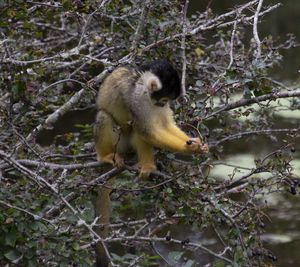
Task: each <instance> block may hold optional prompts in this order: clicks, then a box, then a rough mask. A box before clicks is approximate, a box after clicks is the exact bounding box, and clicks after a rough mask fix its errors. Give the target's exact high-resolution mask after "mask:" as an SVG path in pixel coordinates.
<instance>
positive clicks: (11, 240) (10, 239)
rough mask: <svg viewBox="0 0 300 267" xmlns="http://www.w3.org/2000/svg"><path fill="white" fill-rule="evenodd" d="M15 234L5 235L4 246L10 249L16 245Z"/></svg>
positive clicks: (13, 232)
mask: <svg viewBox="0 0 300 267" xmlns="http://www.w3.org/2000/svg"><path fill="white" fill-rule="evenodd" d="M16 241H17V234H16V232H15V231H10V232H8V233H6V235H5V244H6V245H8V246H11V247H14V246H15V245H16Z"/></svg>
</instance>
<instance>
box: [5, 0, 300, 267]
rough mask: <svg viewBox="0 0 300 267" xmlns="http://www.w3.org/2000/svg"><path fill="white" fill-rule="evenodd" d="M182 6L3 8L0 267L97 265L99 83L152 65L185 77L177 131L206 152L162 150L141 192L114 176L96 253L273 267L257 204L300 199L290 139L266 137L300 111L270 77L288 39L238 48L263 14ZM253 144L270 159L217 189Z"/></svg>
mask: <svg viewBox="0 0 300 267" xmlns="http://www.w3.org/2000/svg"><path fill="white" fill-rule="evenodd" d="M187 2H188V1H187ZM187 2H185V4H186V3H187ZM185 4H182V1H177V0H176V1H169V0H164V1H140V0H131V1H123V0H111V1H109V0H106V1H105V0H104V1H80V0H74V1H71V0H64V1H41V2H38V1H0V9H1V18H2V19H1V21H0V27H1V29H0V36H1V40H0V57H1V61H0V67H1V71H0V88H1V91H0V116H1V117H0V118H1V120H0V127H1V135H0V144H1V149H0V159H1V161H0V178H1V179H0V207H1V213H0V265H1V266H14V265H16V266H44V265H47V266H93V264H94V257H95V255H94V245H95V244H94V243H95V240H96V239H97V238H96V236H95V235H94V233H93V231H92V229H93V226H94V211H93V201H94V198H95V195H96V189H97V187H99V186H101V185H102V184H103V183H104V182H105V179H103V177H102V176H100V175H102V174H104V173H106V172H107V166H102V165H101V164H98V163H96V159H95V153H94V148H93V141H92V122H93V120H94V115H95V108H94V102H95V100H94V99H95V96H96V92H97V88H98V84H99V83H101V81H102V80H103V77H104V76H105V74H106V73H107V72H109V71H111V70H112V69H113V68H115V67H116V66H118V65H122V64H137V65H138V64H141V63H142V62H144V61H148V60H152V59H154V58H160V57H166V58H168V59H169V60H170V61H171V62H173V63H174V65H176V67H177V68H178V69H179V70H181V72H182V74H185V75H186V77H188V78H187V79H186V80H184V81H183V84H185V86H184V87H186V89H187V94H186V95H185V96H184V97H183V98H182V99H180V101H177V102H176V103H174V109H175V115H176V119H177V120H178V121H180V122H182V124H181V126H182V128H183V129H184V130H186V131H187V132H190V133H191V134H194V135H196V134H198V133H199V132H201V134H202V136H203V138H204V139H205V140H206V141H207V142H208V143H209V145H210V149H211V152H210V154H209V156H208V157H206V156H198V155H197V156H194V157H186V158H182V157H180V155H174V154H173V153H168V152H162V151H159V152H157V161H158V165H159V167H160V172H158V173H157V175H155V176H153V177H152V179H150V180H148V181H139V180H137V178H136V170H135V169H134V168H130V167H128V168H127V169H126V170H125V171H123V172H122V173H121V174H120V175H119V176H118V179H117V182H116V184H115V185H114V190H113V193H112V195H111V197H112V199H113V200H114V201H113V203H114V207H113V218H112V225H111V229H112V233H111V236H110V237H109V238H108V239H107V240H106V241H105V242H106V245H107V246H108V248H109V251H110V253H111V257H112V261H113V264H115V265H119V266H164V264H165V265H166V264H169V265H172V266H174V265H176V264H179V265H180V266H186V267H188V266H196V265H197V264H200V265H201V266H202V265H203V266H204V265H205V264H210V265H209V266H215V267H217V266H218V267H219V266H220V267H221V266H228V264H229V265H230V266H267V264H272V260H274V259H275V256H274V255H273V254H272V253H271V252H270V251H269V250H267V249H265V248H264V246H263V244H262V242H261V238H260V237H261V234H262V233H263V231H264V230H263V228H264V226H265V223H264V222H265V221H266V219H267V218H266V216H265V213H264V210H265V203H264V202H263V201H261V200H260V197H261V196H262V195H268V194H271V193H274V192H282V191H284V192H286V191H289V192H291V193H292V194H297V193H298V191H297V184H298V181H297V179H295V178H296V175H295V173H294V170H293V168H292V166H291V161H292V160H293V158H294V154H295V152H297V151H296V144H298V146H299V128H297V127H298V126H295V124H294V123H293V122H292V121H290V122H288V123H286V126H285V127H284V128H275V127H274V125H275V121H276V120H277V118H278V114H277V110H278V109H288V110H290V109H299V100H298V99H299V96H300V92H299V89H298V90H297V89H294V90H292V88H290V89H289V90H288V91H286V90H285V89H286V87H285V86H284V85H283V84H282V83H280V82H277V81H275V80H274V79H273V78H271V77H270V76H269V74H268V70H269V69H271V68H273V66H274V65H276V64H278V63H279V62H280V60H281V55H280V51H281V50H282V49H283V48H286V47H291V46H293V44H294V39H293V37H291V38H290V39H288V40H287V41H286V42H285V43H284V44H278V43H276V42H275V41H274V40H273V38H272V37H271V36H268V37H266V38H264V39H263V40H261V41H262V42H261V44H259V43H258V42H257V40H255V39H253V38H249V36H247V35H245V32H246V31H247V29H249V27H252V26H249V25H248V24H249V23H250V21H251V22H252V20H253V16H255V15H260V13H259V12H258V13H257V12H255V10H256V6H257V4H258V1H251V2H250V1H249V2H248V3H246V4H244V5H243V6H241V7H236V8H235V9H233V10H232V11H228V12H226V13H224V14H223V16H217V15H215V14H213V13H212V11H211V10H210V9H207V10H205V11H203V12H198V13H196V14H194V15H192V16H188V18H185V14H184V11H183V10H184V5H185ZM275 7H277V6H276V5H275V6H273V8H272V7H268V8H267V7H266V8H264V9H263V10H262V11H261V12H265V11H266V12H265V13H268V12H271V11H272V10H273V9H274V8H275ZM253 10H254V11H253ZM184 25H185V26H186V31H185V33H184V31H183V30H182V28H183V26H184ZM259 49H261V54H259ZM184 64H186V65H187V70H186V73H185V69H184V68H182V65H184ZM297 97H298V98H297ZM281 99H285V101H286V102H284V104H282V105H281V102H280V101H279V100H281ZM263 101H264V102H263ZM274 102H276V105H273V104H272V103H274ZM254 103H256V104H255V105H256V106H255V105H252V104H254ZM261 136H264V138H265V139H264V142H263V143H262V146H265V144H272V150H271V151H270V150H265V151H263V152H260V154H258V155H257V158H256V159H255V162H254V164H255V166H254V167H253V168H252V169H247V170H246V172H245V173H244V174H243V175H240V176H239V175H238V174H239V173H240V172H241V170H242V169H243V168H242V166H241V165H239V162H238V163H237V164H236V165H235V166H234V169H233V171H232V172H229V173H224V177H222V178H223V179H222V180H220V179H218V177H217V176H216V175H214V174H213V173H212V172H211V169H212V168H213V167H214V166H216V165H218V164H222V161H221V159H223V158H224V157H225V155H226V154H228V153H229V152H230V151H231V150H232V147H233V146H234V144H238V147H239V149H240V150H243V149H246V148H245V147H246V146H245V144H248V145H249V144H250V146H254V147H255V145H256V144H257V143H256V142H258V141H257V140H258V139H257V138H258V137H261ZM43 139H45V140H48V141H46V143H48V146H42V145H41V144H42V143H43V142H44V141H43ZM49 140H50V141H49ZM240 140H242V141H241V142H240ZM238 142H239V143H238ZM50 143H51V144H50ZM297 148H298V147H297ZM262 173H264V174H265V176H264V178H261V176H259V174H262ZM108 178H109V177H108ZM99 179H100V180H99ZM236 195H239V197H236ZM212 240H213V242H210V241H212ZM207 266H208V265H207ZM268 266H270V265H268Z"/></svg>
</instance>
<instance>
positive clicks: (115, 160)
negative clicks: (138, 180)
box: [100, 153, 124, 168]
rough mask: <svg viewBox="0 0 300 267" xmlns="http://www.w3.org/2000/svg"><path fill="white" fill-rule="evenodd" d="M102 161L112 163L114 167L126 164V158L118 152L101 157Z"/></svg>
mask: <svg viewBox="0 0 300 267" xmlns="http://www.w3.org/2000/svg"><path fill="white" fill-rule="evenodd" d="M100 161H102V162H107V163H110V164H112V165H113V166H114V167H117V168H121V167H123V166H124V159H123V158H122V157H120V155H119V154H117V153H110V154H107V155H106V156H104V157H101V159H100Z"/></svg>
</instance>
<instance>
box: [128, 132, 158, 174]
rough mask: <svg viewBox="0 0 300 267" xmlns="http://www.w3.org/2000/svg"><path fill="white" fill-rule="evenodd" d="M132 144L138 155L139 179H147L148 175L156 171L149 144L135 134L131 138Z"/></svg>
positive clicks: (151, 148)
mask: <svg viewBox="0 0 300 267" xmlns="http://www.w3.org/2000/svg"><path fill="white" fill-rule="evenodd" d="M132 143H133V147H134V148H135V150H136V151H137V155H138V161H139V163H138V165H139V167H140V174H139V177H140V178H143V179H144V178H148V177H149V175H150V173H151V172H153V171H155V170H156V166H155V163H154V156H153V147H152V146H151V145H150V144H149V143H146V142H145V141H144V140H143V138H142V137H141V136H140V135H139V134H138V133H136V132H135V133H134V134H133V136H132Z"/></svg>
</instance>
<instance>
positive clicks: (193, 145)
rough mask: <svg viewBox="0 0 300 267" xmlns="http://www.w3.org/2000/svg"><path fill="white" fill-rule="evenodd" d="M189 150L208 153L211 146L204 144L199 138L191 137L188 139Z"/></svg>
mask: <svg viewBox="0 0 300 267" xmlns="http://www.w3.org/2000/svg"><path fill="white" fill-rule="evenodd" d="M186 146H187V149H188V151H190V152H192V153H208V152H209V147H208V145H207V144H203V143H202V142H201V140H200V139H199V138H190V139H189V140H188V141H186Z"/></svg>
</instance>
